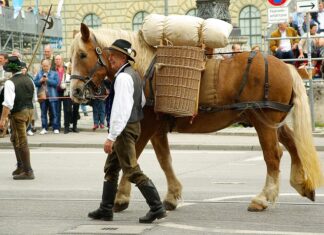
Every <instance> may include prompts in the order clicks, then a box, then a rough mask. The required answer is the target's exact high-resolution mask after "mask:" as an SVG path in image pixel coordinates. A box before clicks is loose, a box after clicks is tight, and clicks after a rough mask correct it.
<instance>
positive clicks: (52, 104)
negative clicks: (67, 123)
mask: <svg viewBox="0 0 324 235" xmlns="http://www.w3.org/2000/svg"><path fill="white" fill-rule="evenodd" d="M57 106H58V101H50V102H46V101H42V102H41V103H40V108H41V120H42V128H44V129H46V130H47V129H48V120H47V110H48V108H50V110H51V112H52V115H53V123H52V125H53V130H59V122H58V114H57V111H58V110H57Z"/></svg>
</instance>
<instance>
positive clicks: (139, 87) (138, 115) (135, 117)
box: [106, 65, 144, 127]
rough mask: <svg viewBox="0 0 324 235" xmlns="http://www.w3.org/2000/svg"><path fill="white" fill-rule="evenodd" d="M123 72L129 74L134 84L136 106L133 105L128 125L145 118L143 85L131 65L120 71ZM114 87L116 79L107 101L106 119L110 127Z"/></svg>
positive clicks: (111, 86)
mask: <svg viewBox="0 0 324 235" xmlns="http://www.w3.org/2000/svg"><path fill="white" fill-rule="evenodd" d="M122 72H124V73H127V74H129V75H130V76H131V77H132V79H133V83H134V94H133V100H134V104H133V108H132V112H131V115H130V118H129V119H128V123H133V122H138V121H140V120H141V119H143V117H144V114H143V110H142V91H143V83H142V80H141V77H140V76H139V74H138V73H137V72H136V71H135V70H134V69H133V68H132V67H131V66H130V65H127V66H126V67H125V68H123V70H122V71H120V73H122ZM114 85H115V79H114V80H113V81H112V83H111V85H110V92H109V96H108V99H107V100H106V114H107V115H106V118H107V124H108V127H109V124H110V115H111V109H112V104H113V101H114V97H115V90H114Z"/></svg>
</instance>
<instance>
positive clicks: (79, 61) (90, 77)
mask: <svg viewBox="0 0 324 235" xmlns="http://www.w3.org/2000/svg"><path fill="white" fill-rule="evenodd" d="M71 62H72V75H71V86H70V87H71V92H70V94H71V99H72V100H73V101H74V102H77V103H86V102H87V101H88V100H90V99H91V98H93V97H95V96H97V95H99V94H101V93H102V91H101V89H104V88H103V87H102V86H101V85H102V81H103V80H104V78H105V77H106V76H108V77H109V71H110V69H109V68H110V66H109V62H108V56H107V53H106V51H104V50H103V49H102V48H101V47H100V45H99V44H98V42H97V39H96V37H95V35H94V33H93V32H91V31H90V30H89V28H88V27H87V26H86V25H85V24H83V23H81V30H80V33H78V34H77V35H76V36H75V38H74V41H73V43H72V45H71Z"/></svg>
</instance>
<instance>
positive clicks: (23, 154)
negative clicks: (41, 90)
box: [0, 56, 37, 180]
mask: <svg viewBox="0 0 324 235" xmlns="http://www.w3.org/2000/svg"><path fill="white" fill-rule="evenodd" d="M24 67H26V64H25V63H23V62H21V61H19V59H18V57H17V56H11V57H9V58H8V62H7V63H6V64H5V65H4V70H5V71H7V72H11V73H12V74H13V76H12V77H11V78H10V79H9V80H7V81H6V82H5V84H4V101H3V103H2V106H3V110H2V115H1V119H0V129H3V127H4V124H5V121H6V120H7V118H8V117H9V119H10V125H11V137H10V140H11V142H12V145H13V147H14V150H15V155H16V158H17V169H16V170H15V171H14V172H13V173H12V174H13V178H14V179H15V180H32V179H34V178H35V176H34V173H33V169H32V167H31V163H30V151H29V147H28V142H27V133H26V129H27V126H28V125H29V123H30V122H31V120H32V117H33V114H34V110H33V101H34V102H36V101H37V98H36V92H35V90H36V89H35V86H34V83H33V81H32V79H31V78H30V77H29V76H28V75H27V74H23V73H22V72H21V69H22V68H24ZM9 113H10V115H9Z"/></svg>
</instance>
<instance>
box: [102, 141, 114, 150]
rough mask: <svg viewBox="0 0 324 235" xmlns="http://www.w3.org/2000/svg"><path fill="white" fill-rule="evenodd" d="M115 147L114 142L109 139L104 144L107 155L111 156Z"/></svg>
mask: <svg viewBox="0 0 324 235" xmlns="http://www.w3.org/2000/svg"><path fill="white" fill-rule="evenodd" d="M113 145H114V141H112V140H108V139H107V140H106V141H105V143H104V151H105V153H108V154H111V153H112V147H113Z"/></svg>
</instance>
